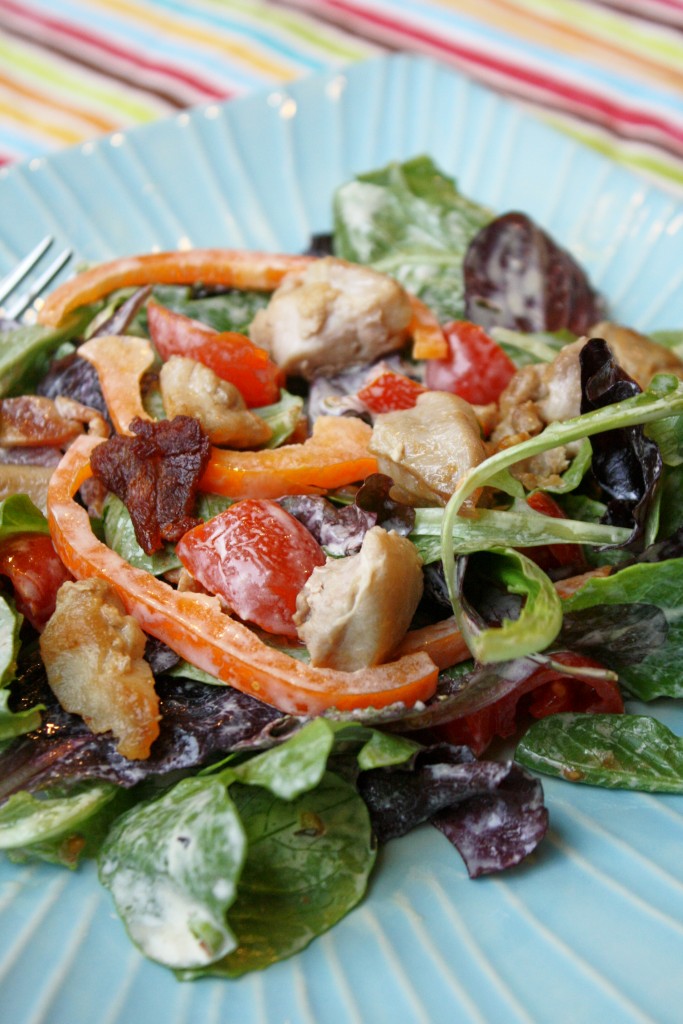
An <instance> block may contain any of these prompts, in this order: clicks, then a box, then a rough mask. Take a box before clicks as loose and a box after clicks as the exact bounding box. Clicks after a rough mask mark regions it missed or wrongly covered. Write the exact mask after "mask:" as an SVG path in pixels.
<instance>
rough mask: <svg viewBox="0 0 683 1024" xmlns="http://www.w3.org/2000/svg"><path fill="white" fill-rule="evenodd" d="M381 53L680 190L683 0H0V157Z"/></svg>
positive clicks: (32, 152)
mask: <svg viewBox="0 0 683 1024" xmlns="http://www.w3.org/2000/svg"><path fill="white" fill-rule="evenodd" d="M392 50H407V51H412V52H418V53H424V54H429V55H430V56H433V57H437V58H439V59H441V60H443V61H445V62H447V63H449V64H451V65H452V66H454V67H457V68H458V69H460V70H461V71H463V72H465V73H466V74H468V75H470V76H472V77H473V78H476V79H478V80H479V81H481V82H484V83H485V84H487V85H489V86H490V87H492V88H494V89H497V90H499V91H502V92H504V93H505V94H506V95H509V96H512V97H515V98H516V99H518V100H520V101H522V102H523V103H524V104H526V105H527V106H530V107H532V108H534V109H536V110H537V111H539V112H540V113H541V114H542V116H544V117H547V118H550V119H551V120H552V121H554V122H555V123H556V124H558V125H559V126H560V127H562V128H563V129H564V130H566V131H569V132H571V133H573V134H574V135H576V136H578V137H579V138H581V139H582V140H584V141H586V142H588V143H589V144H590V145H593V146H596V147H598V148H600V149H602V150H603V151H605V152H607V153H609V154H611V155H612V156H614V157H615V158H616V159H619V160H621V161H623V162H625V163H627V164H629V165H631V166H632V167H633V168H635V169H637V170H639V171H641V172H642V173H644V174H646V175H648V176H649V177H651V178H654V179H655V180H657V181H658V182H659V183H661V184H664V185H665V186H666V187H667V188H670V189H672V190H674V191H677V192H679V193H680V194H683V0H431V2H430V0H290V2H285V0H270V2H268V0H30V2H22V0H0V163H8V162H11V161H15V160H21V159H26V158H30V157H32V156H36V155H41V154H43V153H46V152H48V151H50V150H54V149H56V148H59V147H62V146H67V145H70V144H74V143H78V142H81V141H83V140H85V139H88V138H91V137H93V136H95V135H98V134H101V133H106V132H109V131H112V130H115V129H119V128H123V127H127V126H129V125H133V124H139V123H144V122H146V121H150V120H152V119H154V118H158V117H160V116H163V115H165V114H169V113H172V112H174V111H176V110H178V109H179V108H184V107H186V106H190V105H192V104H195V103H198V102H202V101H204V100H215V99H222V98H228V97H233V96H237V95H241V94H245V93H247V92H250V91H252V90H255V89H259V88H262V87H264V86H267V85H270V84H273V83H276V82H277V83H282V82H287V81H290V80H292V79H294V78H297V77H300V76H303V75H308V74H311V73H313V72H316V71H321V70H324V69H327V68H330V67H334V66H341V65H344V64H346V63H349V62H351V61H356V60H362V59H363V58H365V57H368V56H371V55H375V54H377V53H382V52H387V51H392ZM444 130H447V126H444Z"/></svg>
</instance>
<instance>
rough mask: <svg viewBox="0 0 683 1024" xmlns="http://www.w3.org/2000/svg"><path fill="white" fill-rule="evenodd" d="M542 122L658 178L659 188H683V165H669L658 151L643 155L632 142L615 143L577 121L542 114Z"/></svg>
mask: <svg viewBox="0 0 683 1024" xmlns="http://www.w3.org/2000/svg"><path fill="white" fill-rule="evenodd" d="M543 119H544V120H545V121H547V122H548V123H549V124H552V125H553V127H555V128H558V129H559V130H560V131H562V132H564V134H565V135H569V136H571V138H573V139H575V140H576V141H577V142H581V143H583V145H584V146H590V148H591V149H595V150H597V151H598V152H599V153H602V154H603V155H604V156H608V157H609V158H610V159H611V160H615V161H617V162H618V163H620V164H624V165H625V166H627V167H629V168H630V169H631V170H635V171H642V172H644V173H647V174H648V175H650V176H651V177H652V176H654V177H656V178H659V179H660V183H661V185H662V186H664V187H666V186H669V187H670V186H671V185H672V184H673V185H676V186H677V187H679V188H683V166H682V165H681V163H680V161H676V160H675V159H674V158H673V157H672V158H671V162H668V161H667V159H666V157H665V156H663V155H662V154H661V152H659V153H657V154H653V153H651V152H649V151H648V152H646V151H644V150H643V149H642V148H640V144H639V143H631V144H629V145H628V146H625V145H623V144H621V143H619V142H618V141H612V140H611V139H610V138H609V137H607V136H604V135H596V134H594V133H593V132H590V131H587V130H585V129H584V128H582V127H578V126H577V124H576V122H572V123H568V122H567V121H565V120H560V119H559V118H554V117H551V116H548V115H545V116H544V118H543Z"/></svg>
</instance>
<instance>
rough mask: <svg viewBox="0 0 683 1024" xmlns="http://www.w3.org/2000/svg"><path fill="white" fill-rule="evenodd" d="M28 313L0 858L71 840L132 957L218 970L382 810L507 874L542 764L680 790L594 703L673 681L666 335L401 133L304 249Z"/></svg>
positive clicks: (340, 864)
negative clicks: (410, 151) (635, 322)
mask: <svg viewBox="0 0 683 1024" xmlns="http://www.w3.org/2000/svg"><path fill="white" fill-rule="evenodd" d="M39 321H40V322H39V324H38V325H36V326H25V325H18V324H6V325H4V326H5V331H4V345H3V348H2V354H1V355H0V375H1V380H2V393H3V396H4V397H3V398H2V405H1V407H0V410H1V411H2V430H3V435H2V439H1V441H2V453H3V457H2V469H3V474H4V481H5V483H4V492H3V493H4V494H5V495H6V497H5V498H4V500H3V501H2V504H1V505H0V569H1V571H2V577H3V580H4V581H5V586H4V588H3V592H2V598H1V600H0V614H1V615H2V620H3V632H2V639H3V643H2V648H1V650H2V660H1V670H2V684H3V688H2V689H1V690H0V696H1V698H2V703H1V704H0V742H1V743H2V747H1V748H0V800H2V804H0V845H1V846H2V848H3V849H5V850H6V851H7V853H8V855H9V856H10V857H12V858H14V859H18V860H20V859H26V858H41V859H45V860H48V861H53V862H57V863H61V864H64V865H66V866H68V867H74V866H76V865H77V864H78V862H79V860H80V859H81V858H83V857H96V858H97V859H98V865H99V874H100V878H101V881H102V883H103V884H104V885H105V886H106V887H107V888H108V889H109V890H110V891H111V894H112V897H113V900H114V903H115V906H116V908H117V911H118V912H119V914H120V915H121V917H122V919H123V921H124V923H125V926H126V928H127V930H128V932H129V934H130V936H131V938H132V939H133V941H134V942H135V943H136V944H137V945H138V946H139V947H140V948H141V949H142V951H143V952H144V953H145V954H146V955H147V956H149V957H151V958H152V959H154V960H156V961H158V962H160V963H162V964H164V965H166V966H168V967H169V968H172V969H174V970H175V971H177V972H178V973H179V975H180V976H181V977H183V978H194V977H198V976H200V975H204V974H213V975H221V976H227V977H234V976H237V975H240V974H242V973H244V972H246V971H249V970H254V969H258V968H262V967H265V966H267V965H268V964H270V963H272V962H274V961H276V960H279V959H281V958H283V957H285V956H289V955H291V954H293V953H295V952H296V951H297V950H299V949H301V948H303V947H304V946H305V945H307V944H308V943H309V942H310V941H311V939H313V938H314V937H315V936H316V935H318V934H320V933H321V932H323V931H325V930H326V929H328V928H329V927H331V926H332V925H333V924H334V923H335V922H336V921H337V920H339V919H340V918H341V917H342V916H344V914H346V913H347V912H348V911H349V910H350V909H351V908H352V907H353V906H355V905H356V904H357V903H358V901H359V900H360V899H362V897H363V894H364V892H365V889H366V886H367V883H368V879H369V877H370V874H371V872H372V870H373V867H374V864H375V860H376V855H377V846H378V844H381V843H385V842H388V841H390V840H392V839H395V838H397V837H399V836H401V835H403V834H405V833H406V832H408V831H410V830H411V829H412V828H414V827H416V826H418V825H421V824H424V823H427V822H428V823H431V824H432V825H434V826H436V827H437V828H438V829H439V830H440V831H441V832H442V833H443V835H444V837H445V838H444V842H446V841H449V842H450V843H452V844H453V846H454V847H455V848H456V850H457V851H458V852H459V854H460V855H461V856H462V857H463V859H464V861H465V863H466V865H467V869H468V872H469V874H470V875H471V876H472V877H477V876H479V875H482V874H485V873H489V872H494V871H501V870H506V869H510V868H512V867H514V866H515V865H517V864H519V863H520V861H522V860H523V859H524V858H525V857H527V856H528V855H529V854H530V853H531V852H533V851H534V850H535V849H536V848H537V847H538V844H539V843H541V842H542V840H543V836H544V834H545V831H546V829H547V823H548V810H547V808H546V807H545V806H544V800H543V791H542V786H541V782H540V780H539V777H538V773H539V772H547V773H550V774H555V775H559V776H562V777H564V778H566V779H567V780H568V781H571V782H587V783H590V784H597V785H604V786H611V787H627V788H628V787H632V788H640V789H646V790H651V791H657V790H660V791H677V792H680V791H681V788H682V781H681V780H682V777H683V776H682V772H681V752H680V741H679V740H678V739H677V737H675V736H673V735H672V734H671V733H670V732H669V731H668V730H667V729H666V728H665V727H664V726H663V725H661V724H660V723H658V722H657V721H656V719H654V718H653V717H650V716H645V715H634V714H628V713H625V704H624V698H625V697H626V698H627V699H629V698H631V697H637V698H639V699H640V700H641V701H650V700H655V699H656V698H658V697H661V696H669V697H678V696H680V695H681V694H680V689H681V686H680V682H679V674H678V672H677V668H676V666H677V661H678V656H679V647H680V644H681V642H682V641H681V638H680V631H681V629H683V627H681V625H680V622H679V617H678V615H677V609H678V607H679V606H680V603H681V602H680V591H681V587H682V586H683V582H682V580H683V576H682V574H681V571H680V570H681V563H680V561H679V559H680V558H681V551H680V546H681V537H682V536H683V534H682V533H681V529H682V528H683V522H681V511H680V510H681V508H682V507H683V505H682V503H681V501H680V493H679V492H680V488H681V486H682V484H681V474H680V469H679V467H680V466H681V463H682V462H683V427H682V424H683V418H682V414H683V384H681V378H683V360H682V359H681V356H680V354H679V351H678V346H681V345H683V336H681V335H680V334H676V333H673V332H671V333H668V334H667V335H666V336H664V335H662V336H661V337H656V338H645V337H643V336H642V335H639V334H637V333H636V332H634V331H631V330H630V329H629V328H628V327H627V326H623V325H617V324H614V323H612V322H611V321H610V320H609V310H608V309H606V307H605V304H604V301H603V299H602V298H601V296H599V295H598V294H596V292H595V290H594V288H593V287H592V286H591V283H590V281H589V280H588V279H587V277H586V275H585V274H584V272H583V271H582V270H581V268H580V267H579V266H578V265H577V264H576V262H575V261H574V260H573V259H572V257H571V256H570V255H569V254H568V253H566V252H565V251H563V250H562V249H561V248H559V247H558V246H557V245H556V243H555V242H554V241H553V240H552V239H551V238H549V237H548V235H546V234H545V233H544V232H543V231H542V229H541V228H540V227H539V226H538V225H536V224H534V223H533V222H532V221H531V220H530V219H529V218H528V217H526V216H525V215H523V214H520V213H517V212H510V213H504V214H502V215H497V214H495V213H494V212H493V211H490V210H487V209H484V208H482V207H480V206H478V205H477V204H475V203H472V202H470V201H469V200H467V199H465V198H464V197H462V196H461V195H460V194H459V193H458V191H457V188H456V186H455V184H454V182H452V181H451V180H450V179H448V178H447V177H446V176H445V175H443V174H442V173H441V172H440V171H439V169H438V168H437V167H435V166H434V164H433V163H432V162H431V160H429V159H428V158H426V157H418V158H415V159H414V160H411V161H409V162H407V163H406V164H403V165H390V166H389V167H386V168H382V169H379V170H377V171H374V172H371V173H369V174H366V175H362V176H361V177H359V178H358V179H356V180H354V181H352V182H349V183H347V184H346V185H344V186H343V187H342V188H340V189H339V190H338V192H337V194H336V195H335V197H334V231H333V234H332V235H331V236H330V237H325V238H317V239H314V240H313V242H312V248H311V252H309V253H307V254H304V255H301V254H299V255H272V254H262V253H242V252H232V251H225V250H208V251H207V250H202V251H197V250H195V251H189V252H183V253H162V254H152V255H143V256H139V257H130V258H127V259H122V260H119V261H116V262H114V263H111V264H105V265H100V266H96V267H91V268H88V269H86V270H84V271H83V272H82V273H81V274H79V275H77V276H76V277H75V278H74V279H73V280H72V281H70V282H68V283H67V284H65V285H63V286H61V287H60V288H58V289H56V291H55V292H54V293H53V294H52V295H51V296H49V297H48V298H47V300H46V302H45V304H44V305H43V307H42V308H41V310H40V313H39ZM530 723H531V724H530ZM514 743H516V744H517V746H516V750H515V752H514V757H513V756H511V755H512V749H511V744H514ZM551 812H552V809H551ZM266 907H267V914H266V913H264V908H266Z"/></svg>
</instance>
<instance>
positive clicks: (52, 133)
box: [0, 99, 92, 146]
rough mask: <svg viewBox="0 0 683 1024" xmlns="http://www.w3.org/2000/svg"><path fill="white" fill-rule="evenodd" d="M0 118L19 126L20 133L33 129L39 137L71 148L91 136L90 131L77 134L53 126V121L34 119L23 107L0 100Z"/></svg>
mask: <svg viewBox="0 0 683 1024" xmlns="http://www.w3.org/2000/svg"><path fill="white" fill-rule="evenodd" d="M0 116H2V117H5V118H6V119H7V120H8V121H14V122H15V123H16V124H18V125H19V126H20V128H21V129H22V131H25V130H26V129H27V128H29V129H34V130H35V131H38V132H40V134H41V135H45V136H47V137H49V138H53V139H58V140H59V142H62V143H63V144H64V145H65V146H72V145H74V144H75V143H77V142H81V141H82V140H83V139H85V138H87V137H88V135H89V134H92V130H91V131H90V133H88V132H87V131H86V130H85V128H84V129H83V130H82V131H80V132H79V131H75V130H74V129H72V128H65V127H64V126H63V125H58V124H55V123H54V121H51V120H48V121H46V120H44V119H43V118H42V117H36V116H35V114H31V113H30V112H29V111H28V110H27V109H26V108H25V107H17V106H16V104H15V103H14V102H12V103H5V102H4V101H3V100H2V99H0Z"/></svg>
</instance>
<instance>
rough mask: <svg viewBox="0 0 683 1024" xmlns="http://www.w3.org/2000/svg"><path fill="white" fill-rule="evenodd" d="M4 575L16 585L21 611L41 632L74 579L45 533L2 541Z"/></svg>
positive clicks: (0, 562)
mask: <svg viewBox="0 0 683 1024" xmlns="http://www.w3.org/2000/svg"><path fill="white" fill-rule="evenodd" d="M0 574H1V575H3V576H7V577H8V579H9V581H10V583H11V584H12V588H13V590H14V600H15V603H16V606H17V611H18V612H21V614H22V615H23V616H24V617H25V618H27V619H28V621H29V622H30V623H31V625H32V626H34V627H35V629H37V630H39V631H40V632H42V630H43V629H44V628H45V624H46V623H47V620H48V619H49V618H50V616H51V615H52V613H53V612H54V610H55V602H56V600H57V591H58V590H59V588H60V587H61V585H62V583H64V582H66V580H70V579H73V577H72V576H71V574H70V573H69V572H68V571H67V570H66V569H65V567H64V565H63V564H62V561H61V559H60V557H59V555H58V554H57V552H56V551H55V549H54V546H53V544H52V540H51V538H50V537H48V535H47V534H45V533H15V534H13V535H12V536H11V537H6V538H5V539H4V540H3V541H1V542H0Z"/></svg>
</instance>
